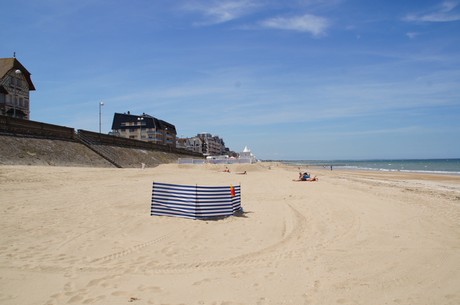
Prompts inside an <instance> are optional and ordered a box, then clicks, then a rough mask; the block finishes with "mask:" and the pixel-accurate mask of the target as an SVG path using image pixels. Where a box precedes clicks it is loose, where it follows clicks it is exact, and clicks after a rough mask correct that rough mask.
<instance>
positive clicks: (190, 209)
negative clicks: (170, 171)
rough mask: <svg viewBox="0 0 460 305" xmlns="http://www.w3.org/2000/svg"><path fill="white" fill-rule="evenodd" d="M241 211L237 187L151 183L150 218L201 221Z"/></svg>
mask: <svg viewBox="0 0 460 305" xmlns="http://www.w3.org/2000/svg"><path fill="white" fill-rule="evenodd" d="M232 188H233V189H232ZM241 211H242V208H241V186H240V185H237V186H231V185H229V186H197V185H180V184H167V183H158V182H154V183H153V188H152V205H151V209H150V215H152V216H175V217H185V218H193V219H205V218H212V217H226V216H231V215H233V214H235V213H237V212H241Z"/></svg>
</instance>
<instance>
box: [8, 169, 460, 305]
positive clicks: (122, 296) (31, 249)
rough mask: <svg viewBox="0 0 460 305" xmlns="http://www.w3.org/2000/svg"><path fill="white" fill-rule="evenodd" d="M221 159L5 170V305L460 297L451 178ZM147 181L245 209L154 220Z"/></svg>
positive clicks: (459, 196) (457, 207) (447, 300)
mask: <svg viewBox="0 0 460 305" xmlns="http://www.w3.org/2000/svg"><path fill="white" fill-rule="evenodd" d="M223 168H224V166H218V165H175V164H168V165H160V166H158V167H156V168H147V169H145V170H141V169H111V168H72V167H27V166H2V167H0V208H1V210H2V214H1V215H2V216H1V222H0V230H1V232H2V234H1V237H0V303H1V304H8V305H9V304H11V305H13V304H14V305H17V304H37V305H38V304H40V305H42V304H131V303H133V304H171V305H172V304H174V305H176V304H219V305H220V304H222V305H223V304H225V305H230V304H296V305H297V304H452V305H453V304H460V293H459V289H458V287H460V269H459V266H460V177H455V176H454V177H449V176H421V175H415V174H414V175H410V174H397V173H395V174H389V173H387V174H385V173H370V172H346V171H342V172H340V171H332V172H331V171H325V170H320V169H312V171H313V173H314V174H317V175H318V176H319V177H320V181H319V182H293V181H292V179H295V178H297V168H293V167H288V166H284V165H280V164H276V163H273V164H268V163H261V164H256V165H231V166H229V168H230V170H231V173H223V172H222V170H223ZM242 171H247V172H248V174H247V175H237V174H235V173H236V172H242ZM153 181H158V182H169V183H179V184H181V183H183V184H203V185H228V184H230V183H232V184H241V187H242V206H243V208H244V210H245V213H244V215H242V216H240V217H229V218H226V219H223V220H217V221H198V220H189V219H181V218H172V217H151V216H149V215H150V196H151V184H152V182H153Z"/></svg>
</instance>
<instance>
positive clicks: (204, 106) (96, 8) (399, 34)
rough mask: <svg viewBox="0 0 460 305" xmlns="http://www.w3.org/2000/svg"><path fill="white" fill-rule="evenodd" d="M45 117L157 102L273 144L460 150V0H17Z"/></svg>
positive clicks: (14, 21) (365, 151) (18, 35)
mask: <svg viewBox="0 0 460 305" xmlns="http://www.w3.org/2000/svg"><path fill="white" fill-rule="evenodd" d="M1 7H2V18H1V20H0V33H1V34H2V35H1V37H2V42H1V43H0V57H12V55H13V52H16V57H17V59H18V60H19V61H20V62H21V63H22V64H23V65H24V66H25V67H26V68H27V69H28V70H29V72H31V73H32V80H33V82H34V84H35V87H36V89H37V90H36V91H35V92H32V93H31V119H32V120H36V121H43V122H47V123H52V124H58V125H65V126H70V127H74V128H76V129H86V130H93V131H98V129H99V113H98V110H99V106H98V103H99V101H104V103H105V105H104V106H103V107H102V130H103V132H108V131H110V127H111V124H112V119H113V114H114V113H115V112H126V111H128V110H129V111H131V113H134V114H140V113H143V112H145V113H147V114H150V115H153V116H155V117H157V118H160V119H163V120H166V121H168V122H170V123H172V124H174V125H175V126H176V129H177V132H178V136H194V135H196V134H197V133H200V132H209V133H212V134H215V135H218V136H220V137H221V138H223V139H224V141H225V143H226V144H227V146H228V147H230V148H231V149H233V150H235V151H241V150H242V149H243V148H244V146H246V145H247V146H249V148H250V149H251V150H252V151H253V153H254V154H255V155H256V156H257V157H259V158H261V159H291V160H292V159H310V160H311V159H321V160H326V159H377V158H453V157H460V140H459V139H460V1H424V0H420V1H415V0H414V1H380V0H379V1H351V0H350V1H346V0H329V1H321V0H311V1H308V0H305V1H302V0H298V1H271V0H266V1H264V0H260V1H258V0H221V1H211V0H204V1H180V0H177V1H160V0H158V1H147V0H130V1H127V0H126V1H123V0H120V1H109V0H76V1H73V0H71V1H70V0H69V1H66V0H41V1H35V0H33V1H32V0H16V1H3V2H2V5H1Z"/></svg>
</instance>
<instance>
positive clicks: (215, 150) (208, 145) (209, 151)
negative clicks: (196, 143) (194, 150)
mask: <svg viewBox="0 0 460 305" xmlns="http://www.w3.org/2000/svg"><path fill="white" fill-rule="evenodd" d="M197 137H198V138H199V139H200V140H201V143H202V145H201V146H202V153H203V154H204V155H205V156H219V155H222V154H224V153H225V152H226V151H227V150H226V148H225V143H224V140H223V139H221V138H219V136H213V135H212V134H210V133H199V134H197Z"/></svg>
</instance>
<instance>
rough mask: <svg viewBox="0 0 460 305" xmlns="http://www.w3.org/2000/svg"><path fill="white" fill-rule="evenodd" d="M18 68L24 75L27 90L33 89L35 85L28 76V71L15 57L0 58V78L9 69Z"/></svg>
mask: <svg viewBox="0 0 460 305" xmlns="http://www.w3.org/2000/svg"><path fill="white" fill-rule="evenodd" d="M13 69H14V70H20V71H21V73H22V75H24V77H25V79H26V81H27V83H28V84H29V90H30V91H34V90H35V86H34V84H33V83H32V79H31V78H30V75H31V74H30V72H29V71H27V69H26V68H25V67H24V66H23V65H22V64H21V63H20V62H19V60H17V59H16V58H15V57H12V58H0V78H3V77H4V76H5V75H6V74H7V73H8V72H9V71H11V70H13Z"/></svg>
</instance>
